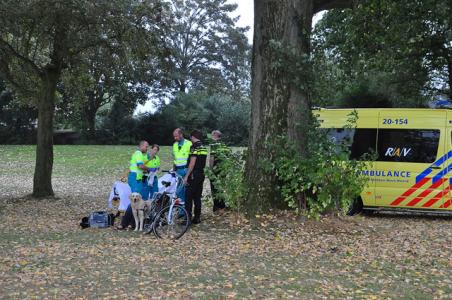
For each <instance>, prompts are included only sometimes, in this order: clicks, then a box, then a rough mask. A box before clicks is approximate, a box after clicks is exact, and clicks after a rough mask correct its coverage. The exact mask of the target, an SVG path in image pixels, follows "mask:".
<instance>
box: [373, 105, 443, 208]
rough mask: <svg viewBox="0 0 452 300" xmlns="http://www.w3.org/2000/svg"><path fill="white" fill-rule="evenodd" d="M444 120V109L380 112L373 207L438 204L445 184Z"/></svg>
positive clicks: (431, 205)
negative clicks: (374, 203) (374, 205)
mask: <svg viewBox="0 0 452 300" xmlns="http://www.w3.org/2000/svg"><path fill="white" fill-rule="evenodd" d="M445 121H446V111H444V110H427V109H425V110H420V109H417V110H416V109H400V110H395V109H384V110H381V111H380V113H379V129H378V137H377V156H378V157H377V161H376V163H375V173H374V174H373V176H374V178H375V202H376V205H377V206H386V207H403V208H422V209H430V208H436V207H437V206H438V205H440V203H441V201H442V199H443V194H444V192H445V188H446V183H447V185H448V180H447V177H446V176H445V175H446V174H447V173H448V167H447V164H446V162H447V161H448V158H449V156H448V153H447V152H445V143H446V134H445V133H446V128H445Z"/></svg>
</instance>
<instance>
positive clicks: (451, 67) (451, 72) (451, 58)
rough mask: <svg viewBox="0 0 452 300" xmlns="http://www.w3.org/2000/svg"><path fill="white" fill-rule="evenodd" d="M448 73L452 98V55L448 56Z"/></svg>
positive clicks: (451, 96) (451, 97)
mask: <svg viewBox="0 0 452 300" xmlns="http://www.w3.org/2000/svg"><path fill="white" fill-rule="evenodd" d="M447 74H448V78H449V99H451V100H452V55H448V56H447Z"/></svg>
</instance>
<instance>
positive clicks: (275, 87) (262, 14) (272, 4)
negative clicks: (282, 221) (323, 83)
mask: <svg viewBox="0 0 452 300" xmlns="http://www.w3.org/2000/svg"><path fill="white" fill-rule="evenodd" d="M350 4H351V1H350V0H336V1H331V0H314V1H313V0H278V1H274V0H255V1H254V41H253V60H252V84H251V93H252V95H251V109H252V113H251V130H250V142H249V148H248V149H249V155H248V158H247V162H246V178H247V181H248V186H249V192H248V197H247V201H246V203H245V206H246V208H247V211H248V213H249V214H250V215H253V214H254V213H256V212H258V211H266V210H268V209H270V208H281V207H286V204H285V203H284V201H283V200H282V199H281V196H280V194H279V192H278V182H277V178H276V172H275V170H271V168H268V167H267V168H262V167H261V166H262V164H264V165H267V166H270V165H271V162H272V161H273V160H274V157H275V156H276V155H277V148H282V147H285V145H279V144H278V143H277V141H276V139H277V137H278V136H285V137H288V138H289V139H291V140H292V141H293V142H295V145H296V146H297V148H298V149H299V151H300V154H301V155H302V156H303V155H304V154H305V153H306V130H305V128H306V125H307V124H309V122H311V120H310V99H309V94H308V91H307V83H308V77H307V76H309V74H310V70H309V69H308V68H309V64H308V63H306V64H301V66H304V67H300V66H294V65H293V61H288V59H285V58H289V59H290V57H292V58H293V57H297V58H298V59H299V60H298V62H301V59H302V58H303V56H304V57H305V58H308V57H309V51H310V33H311V24H312V16H313V14H314V12H317V11H319V10H322V9H329V8H333V7H344V6H345V5H350ZM275 45H276V47H275ZM277 47H280V49H282V51H283V52H284V51H285V53H284V54H283V55H281V53H278V50H275V48H277ZM291 71H292V73H291ZM301 73H303V74H301ZM296 77H299V78H301V79H296ZM303 80H304V82H302V81H303ZM299 198H300V200H301V199H302V198H303V197H302V195H300V197H299Z"/></svg>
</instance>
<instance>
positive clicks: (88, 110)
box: [82, 92, 100, 142]
mask: <svg viewBox="0 0 452 300" xmlns="http://www.w3.org/2000/svg"><path fill="white" fill-rule="evenodd" d="M97 97H99V96H97ZM98 103H100V101H99V100H98V99H96V95H95V93H94V92H89V95H88V102H87V103H86V104H85V107H84V108H83V116H82V117H83V119H84V124H83V130H84V133H83V134H84V136H85V137H86V139H87V140H88V141H89V142H94V141H95V140H96V114H97V111H98V110H99V104H98Z"/></svg>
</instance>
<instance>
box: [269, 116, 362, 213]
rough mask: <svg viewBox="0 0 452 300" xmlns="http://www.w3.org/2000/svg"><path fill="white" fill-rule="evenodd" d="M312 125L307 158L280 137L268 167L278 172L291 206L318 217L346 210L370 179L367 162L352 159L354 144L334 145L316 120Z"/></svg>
mask: <svg viewBox="0 0 452 300" xmlns="http://www.w3.org/2000/svg"><path fill="white" fill-rule="evenodd" d="M356 118H357V116H356V114H353V115H350V119H349V123H348V124H347V127H350V126H353V124H355V123H356ZM312 123H313V125H312V126H311V127H310V128H307V129H306V133H307V137H308V144H307V147H306V150H307V153H306V156H305V157H301V155H300V152H299V151H298V150H297V149H296V147H295V144H294V143H292V142H291V141H289V140H288V139H287V137H285V136H280V137H279V138H278V140H279V143H278V144H277V145H275V148H276V149H277V150H276V151H275V153H276V156H275V159H274V161H273V162H272V163H271V164H267V165H266V167H267V168H272V169H275V170H276V176H277V178H278V181H279V187H280V192H281V194H282V197H283V198H284V200H285V201H286V203H287V204H288V206H289V207H291V208H295V209H296V210H297V211H298V212H299V213H300V212H305V213H306V214H307V216H309V217H314V218H318V217H319V215H320V214H321V213H323V212H325V211H327V210H330V209H334V208H336V209H339V210H345V209H346V208H347V207H348V206H349V205H350V203H351V202H352V201H353V200H354V199H355V198H356V197H358V196H359V194H360V193H361V191H362V189H363V187H364V185H365V184H366V182H367V178H366V177H365V176H363V175H361V173H362V172H361V171H362V170H363V169H364V168H366V163H365V162H363V161H358V160H351V159H349V154H350V150H349V147H350V144H340V145H337V144H335V143H333V141H331V140H330V139H329V138H328V135H327V131H326V130H322V129H320V128H318V124H317V122H316V121H315V120H314V121H313V122H312ZM281 145H284V146H281ZM367 159H370V158H367ZM305 203H306V205H305ZM304 206H306V207H304ZM304 209H306V211H304Z"/></svg>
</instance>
